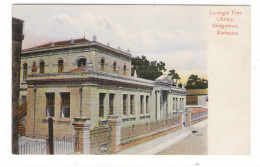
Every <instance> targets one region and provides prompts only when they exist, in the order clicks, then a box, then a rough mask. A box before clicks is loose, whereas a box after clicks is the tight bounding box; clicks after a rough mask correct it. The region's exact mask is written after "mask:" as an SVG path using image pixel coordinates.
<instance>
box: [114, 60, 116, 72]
mask: <svg viewBox="0 0 260 167" xmlns="http://www.w3.org/2000/svg"><path fill="white" fill-rule="evenodd" d="M113 73H116V62H114V63H113Z"/></svg>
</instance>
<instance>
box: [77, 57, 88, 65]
mask: <svg viewBox="0 0 260 167" xmlns="http://www.w3.org/2000/svg"><path fill="white" fill-rule="evenodd" d="M86 62H87V60H86V59H85V58H81V59H79V60H78V67H86Z"/></svg>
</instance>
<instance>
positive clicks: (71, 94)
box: [20, 36, 186, 138]
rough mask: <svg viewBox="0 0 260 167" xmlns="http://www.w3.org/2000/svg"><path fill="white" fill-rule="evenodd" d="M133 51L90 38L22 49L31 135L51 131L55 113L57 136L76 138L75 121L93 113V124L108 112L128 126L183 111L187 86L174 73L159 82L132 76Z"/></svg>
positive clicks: (99, 122)
mask: <svg viewBox="0 0 260 167" xmlns="http://www.w3.org/2000/svg"><path fill="white" fill-rule="evenodd" d="M131 58H132V55H131V53H130V51H129V50H128V51H126V52H125V51H122V50H121V49H120V48H119V49H114V48H112V47H110V46H107V45H104V44H101V43H99V42H97V41H96V37H95V36H94V37H93V40H92V41H90V40H87V39H85V38H82V39H75V40H67V41H60V42H52V43H48V44H45V45H41V46H35V47H32V48H29V49H25V50H23V51H22V60H21V75H20V80H21V89H20V103H24V102H27V116H26V136H28V137H36V138H42V137H44V136H46V135H47V134H48V131H47V129H48V128H47V127H48V125H47V119H48V117H53V119H54V131H55V134H54V135H56V136H65V137H69V136H73V135H74V129H73V125H72V122H73V120H74V118H76V117H88V118H90V121H91V123H92V126H91V128H95V127H99V126H102V124H105V123H106V121H107V117H108V115H115V116H120V117H122V122H123V123H122V126H123V127H127V126H132V125H137V124H145V123H149V122H153V121H156V120H164V119H170V118H172V117H174V115H175V114H176V113H183V112H184V110H185V104H186V90H185V89H184V88H177V87H173V86H172V80H171V79H170V78H168V76H164V75H163V76H161V77H159V78H157V79H156V80H155V81H151V80H145V79H141V78H137V77H133V76H131Z"/></svg>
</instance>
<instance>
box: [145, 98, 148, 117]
mask: <svg viewBox="0 0 260 167" xmlns="http://www.w3.org/2000/svg"><path fill="white" fill-rule="evenodd" d="M145 101H146V114H149V96H146V100H145Z"/></svg>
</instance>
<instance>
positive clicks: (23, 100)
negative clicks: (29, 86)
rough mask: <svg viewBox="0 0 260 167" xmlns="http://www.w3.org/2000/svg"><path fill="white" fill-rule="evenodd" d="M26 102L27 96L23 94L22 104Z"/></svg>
mask: <svg viewBox="0 0 260 167" xmlns="http://www.w3.org/2000/svg"><path fill="white" fill-rule="evenodd" d="M25 102H26V96H22V104H23V103H25Z"/></svg>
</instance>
